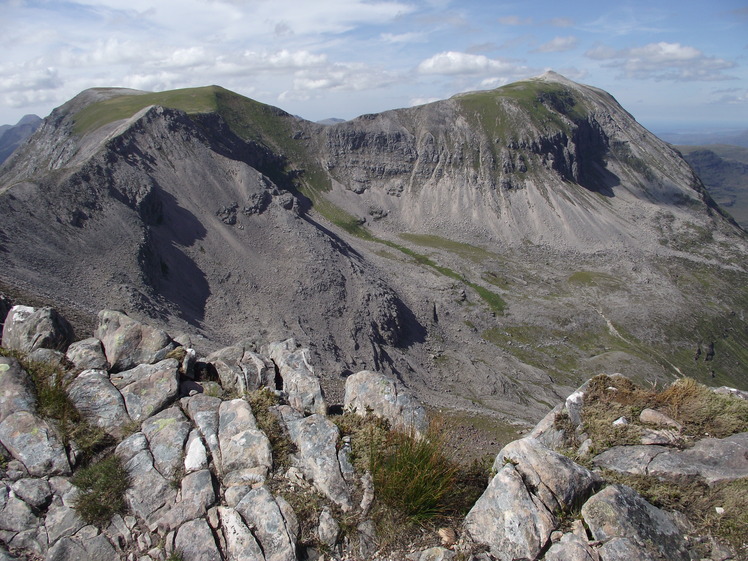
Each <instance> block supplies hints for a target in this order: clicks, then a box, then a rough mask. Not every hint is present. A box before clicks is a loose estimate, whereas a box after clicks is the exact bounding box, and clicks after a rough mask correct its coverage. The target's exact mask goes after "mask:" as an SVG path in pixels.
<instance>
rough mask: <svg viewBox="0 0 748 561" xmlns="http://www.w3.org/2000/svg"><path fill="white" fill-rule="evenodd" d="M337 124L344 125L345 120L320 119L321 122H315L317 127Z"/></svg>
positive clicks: (335, 118)
mask: <svg viewBox="0 0 748 561" xmlns="http://www.w3.org/2000/svg"><path fill="white" fill-rule="evenodd" d="M338 123H345V119H338V118H337V117H330V118H329V119H322V120H321V121H317V124H319V125H337V124H338Z"/></svg>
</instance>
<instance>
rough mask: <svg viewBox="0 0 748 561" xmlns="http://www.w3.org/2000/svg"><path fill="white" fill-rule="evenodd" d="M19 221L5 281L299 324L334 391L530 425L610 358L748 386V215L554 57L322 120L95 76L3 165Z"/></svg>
mask: <svg viewBox="0 0 748 561" xmlns="http://www.w3.org/2000/svg"><path fill="white" fill-rule="evenodd" d="M0 216H2V222H0V251H2V252H3V256H4V267H3V268H2V270H1V271H0V280H2V283H3V287H4V288H5V289H6V290H10V291H13V290H15V291H16V292H18V293H19V294H21V295H23V296H24V297H28V296H35V297H36V301H39V300H41V301H42V302H41V303H45V302H49V303H55V304H57V305H60V304H64V305H65V306H67V308H68V309H74V310H78V311H81V312H82V313H83V314H85V313H93V311H95V310H97V309H99V308H101V307H110V308H122V309H125V310H127V311H128V312H130V313H134V314H136V315H140V316H149V317H151V318H154V319H156V320H158V321H160V322H161V323H162V324H164V325H168V326H169V328H170V329H171V330H172V331H175V330H185V331H189V332H191V333H192V334H193V335H201V336H203V337H205V339H206V342H205V345H206V347H212V346H217V345H219V344H228V343H232V342H234V341H236V340H240V339H247V340H250V341H251V340H261V339H268V338H273V339H281V338H285V337H289V336H293V337H296V338H297V340H299V341H300V342H301V343H302V344H304V345H306V346H309V347H310V348H311V349H312V351H313V352H315V353H317V356H316V359H317V361H318V363H320V364H322V365H323V367H322V370H323V379H325V380H326V382H325V383H327V384H328V385H329V386H330V388H328V389H329V390H333V389H334V388H337V389H338V391H339V390H340V387H341V385H342V379H341V375H343V376H344V375H346V374H347V373H349V372H351V371H356V370H360V369H364V368H374V369H379V370H384V371H386V372H389V373H393V374H396V375H397V376H399V377H400V378H401V379H402V380H403V381H405V382H406V383H407V384H408V385H409V386H411V387H412V388H414V389H415V390H417V391H418V392H419V394H420V396H421V397H422V398H423V399H426V400H427V401H429V402H431V403H432V404H434V405H450V406H457V407H461V408H468V409H476V410H485V409H486V408H488V409H492V410H499V411H501V412H503V413H506V414H508V415H511V416H512V418H516V417H520V418H523V419H536V418H539V416H540V415H541V414H542V413H543V412H544V410H545V409H547V407H548V404H549V403H552V402H554V401H555V400H557V399H558V398H559V395H560V394H562V393H564V392H566V391H569V390H570V389H572V388H573V387H576V386H577V385H578V384H579V383H581V381H583V380H584V379H586V378H587V377H589V376H590V375H593V374H597V373H599V372H601V371H609V372H611V371H622V370H623V371H625V373H628V374H629V375H631V376H638V377H641V378H646V379H650V380H653V379H663V378H665V379H666V378H671V377H673V376H679V375H681V374H689V375H691V376H693V377H695V378H697V379H700V380H703V381H707V382H708V381H711V380H712V379H714V380H715V381H716V382H718V383H723V384H728V385H731V386H738V387H745V384H746V383H748V382H746V380H745V375H744V373H745V367H746V366H748V357H746V356H745V352H744V349H745V347H746V345H748V330H747V329H746V325H747V324H746V319H745V308H746V303H747V302H748V292H746V288H745V287H746V286H748V282H746V281H747V280H748V277H747V273H746V270H745V263H746V255H748V243H747V241H746V235H745V232H744V231H742V230H741V229H740V228H739V227H737V226H736V225H735V223H734V222H732V221H731V220H730V219H729V218H727V217H725V216H724V215H723V214H722V212H721V211H720V209H719V208H718V207H716V205H715V204H714V203H713V201H712V200H711V199H710V198H709V197H708V195H707V194H706V193H705V191H704V189H703V187H702V185H701V183H700V182H699V180H698V179H697V178H696V176H695V175H694V174H693V172H692V170H691V169H690V168H689V167H688V165H687V164H686V163H685V162H684V161H683V160H682V159H681V158H680V157H679V155H678V154H677V153H676V152H674V151H673V150H672V149H671V148H670V147H669V146H667V145H666V144H664V143H662V142H661V141H659V140H658V139H657V138H656V137H654V136H652V135H651V134H650V133H648V132H647V131H646V130H645V129H643V128H642V127H641V126H640V125H638V124H637V123H636V122H635V120H634V119H633V118H632V117H631V116H630V115H629V114H628V113H626V112H625V111H624V110H623V109H622V108H621V107H620V106H619V105H618V104H617V103H616V102H615V100H614V99H613V98H612V97H611V96H610V95H608V94H607V93H605V92H602V91H601V90H597V89H595V88H591V87H588V86H581V85H578V84H575V83H573V82H570V81H568V80H566V79H564V78H563V77H561V76H559V75H557V74H553V73H549V74H545V75H543V76H541V77H539V78H536V79H533V80H528V81H525V82H519V83H517V84H511V85H509V86H506V87H504V88H499V89H497V90H492V91H487V92H475V93H469V94H461V95H458V96H455V97H453V98H451V99H448V100H445V101H441V102H437V103H433V104H429V105H425V106H421V107H414V108H410V109H402V110H397V111H388V112H385V113H382V114H378V115H365V116H362V117H359V118H357V119H354V120H352V121H348V122H343V123H337V124H333V125H327V126H325V125H319V124H315V123H309V122H307V121H304V120H301V119H298V118H296V117H293V116H291V115H289V114H287V113H285V112H283V111H282V110H280V109H277V108H274V107H269V106H266V105H263V104H260V103H257V102H255V101H252V100H250V99H247V98H243V97H241V96H238V95H236V94H233V93H231V92H229V91H227V90H224V89H222V88H219V87H215V86H211V87H208V88H197V89H191V90H177V91H174V92H162V93H146V92H137V91H132V90H114V89H97V90H88V91H86V92H84V93H82V94H80V95H79V96H78V97H76V98H74V99H73V100H71V101H70V102H68V103H67V104H65V105H64V106H62V107H60V108H59V109H57V110H55V112H53V114H52V115H50V117H48V118H47V119H46V120H45V123H44V125H43V126H42V128H41V129H40V131H39V132H38V133H37V135H36V136H35V137H34V139H33V141H32V142H31V143H29V144H27V145H26V146H25V147H24V148H22V149H21V150H19V151H18V152H17V153H15V154H14V155H13V157H11V158H10V160H9V161H8V162H6V164H5V165H4V166H3V167H2V168H0ZM68 315H70V314H69V313H68ZM709 344H713V346H714V348H715V355H714V360H710V361H708V362H705V361H704V360H703V358H702V359H701V360H699V361H694V360H693V356H694V352H695V350H696V349H697V348H698V347H700V346H701V345H703V346H704V347H705V348H706V346H708V345H709ZM332 395H335V393H334V392H333V393H332Z"/></svg>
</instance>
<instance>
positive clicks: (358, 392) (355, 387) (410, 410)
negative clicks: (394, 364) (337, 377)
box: [344, 370, 428, 435]
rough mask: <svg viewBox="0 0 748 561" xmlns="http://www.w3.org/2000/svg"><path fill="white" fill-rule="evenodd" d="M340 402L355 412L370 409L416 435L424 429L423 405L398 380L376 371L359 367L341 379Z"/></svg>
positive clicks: (392, 424)
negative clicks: (343, 379) (343, 382)
mask: <svg viewBox="0 0 748 561" xmlns="http://www.w3.org/2000/svg"><path fill="white" fill-rule="evenodd" d="M344 406H345V408H346V409H350V410H352V411H355V412H356V413H358V414H359V415H366V413H367V412H368V411H371V412H372V413H373V414H374V415H376V416H377V417H383V418H385V419H387V420H388V421H389V422H390V426H392V427H393V428H400V429H403V430H412V431H414V432H415V433H416V434H419V435H423V434H425V433H426V430H427V429H428V421H427V418H426V410H425V409H424V407H423V405H421V404H420V403H419V402H418V400H417V399H416V398H415V397H414V396H413V395H412V394H411V393H410V392H409V391H407V390H406V389H405V388H403V387H402V386H401V385H400V384H399V383H398V382H396V381H395V380H393V379H391V378H388V377H387V376H385V375H383V374H379V373H378V372H372V371H370V370H362V371H361V372H357V373H356V374H353V375H352V376H349V377H348V378H347V379H346V381H345V399H344Z"/></svg>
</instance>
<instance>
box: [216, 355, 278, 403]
mask: <svg viewBox="0 0 748 561" xmlns="http://www.w3.org/2000/svg"><path fill="white" fill-rule="evenodd" d="M205 361H206V362H209V363H211V364H212V365H213V366H214V367H215V369H216V371H217V372H218V376H219V378H220V380H221V386H222V387H223V389H224V390H226V391H228V392H237V393H238V394H239V395H243V394H244V393H246V392H251V391H254V390H257V389H259V388H260V387H263V386H268V387H274V386H275V369H274V367H273V364H272V362H270V361H269V360H266V359H263V358H262V357H261V356H260V355H258V354H256V353H254V352H252V351H249V350H245V349H244V347H241V346H232V347H225V348H223V349H220V350H218V351H216V352H214V353H211V354H209V355H208V356H207V357H206V358H205Z"/></svg>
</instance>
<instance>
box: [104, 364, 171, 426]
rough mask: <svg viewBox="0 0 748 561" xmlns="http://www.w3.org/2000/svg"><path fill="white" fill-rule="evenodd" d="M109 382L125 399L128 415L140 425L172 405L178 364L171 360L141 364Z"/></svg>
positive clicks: (113, 377)
mask: <svg viewBox="0 0 748 561" xmlns="http://www.w3.org/2000/svg"><path fill="white" fill-rule="evenodd" d="M110 379H111V380H112V383H113V384H114V385H115V386H116V387H117V388H118V389H119V391H120V393H121V394H122V397H123V398H124V399H125V407H126V408H127V414H128V415H129V416H130V418H131V419H132V420H133V421H138V422H140V421H143V420H145V419H147V418H148V417H150V416H151V415H153V414H154V413H156V412H158V411H160V410H161V409H163V408H164V407H166V406H167V405H168V404H170V403H171V402H173V401H174V400H175V399H176V398H177V396H178V394H179V363H178V362H177V361H176V360H174V359H173V358H169V359H166V360H162V361H160V362H158V363H157V364H141V365H139V366H136V367H135V368H133V369H131V370H126V371H124V372H119V373H117V374H112V375H111V377H110Z"/></svg>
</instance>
